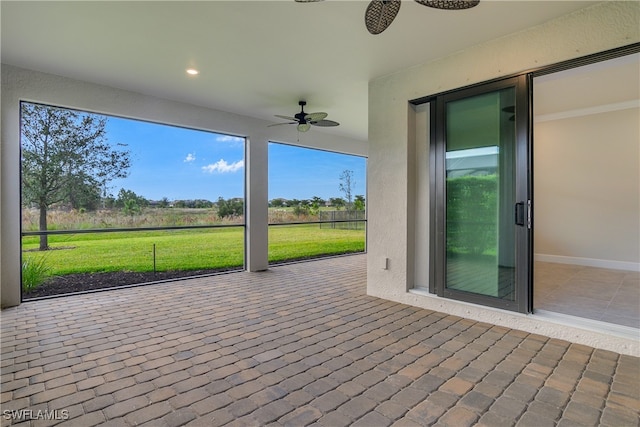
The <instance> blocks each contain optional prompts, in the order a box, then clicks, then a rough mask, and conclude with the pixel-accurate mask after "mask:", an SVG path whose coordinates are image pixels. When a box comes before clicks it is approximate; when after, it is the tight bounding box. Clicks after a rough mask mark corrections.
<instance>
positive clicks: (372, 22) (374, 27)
mask: <svg viewBox="0 0 640 427" xmlns="http://www.w3.org/2000/svg"><path fill="white" fill-rule="evenodd" d="M401 5H402V2H401V1H400V0H373V1H372V2H371V3H369V6H367V10H366V11H365V13H364V24H365V26H366V27H367V30H368V31H369V32H370V33H371V34H380V33H381V32H383V31H384V30H386V29H387V27H389V25H391V23H392V22H393V20H394V19H396V16H397V15H398V12H399V11H400V6H401Z"/></svg>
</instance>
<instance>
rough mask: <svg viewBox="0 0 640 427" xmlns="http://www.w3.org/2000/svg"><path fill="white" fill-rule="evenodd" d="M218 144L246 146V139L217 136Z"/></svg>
mask: <svg viewBox="0 0 640 427" xmlns="http://www.w3.org/2000/svg"><path fill="white" fill-rule="evenodd" d="M216 142H231V143H232V144H244V138H241V137H239V136H233V135H216Z"/></svg>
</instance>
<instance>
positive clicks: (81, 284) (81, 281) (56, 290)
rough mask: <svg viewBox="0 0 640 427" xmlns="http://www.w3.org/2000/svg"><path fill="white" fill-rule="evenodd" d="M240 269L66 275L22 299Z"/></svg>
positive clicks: (30, 292)
mask: <svg viewBox="0 0 640 427" xmlns="http://www.w3.org/2000/svg"><path fill="white" fill-rule="evenodd" d="M240 268H241V267H237V268H224V269H212V270H195V271H162V272H157V273H154V272H148V273H136V272H128V271H114V272H109V273H90V274H67V275H64V276H56V277H51V278H49V279H48V280H47V281H46V282H44V283H43V284H41V285H40V286H38V287H37V288H35V289H32V290H30V291H28V292H24V293H23V294H22V297H23V299H32V298H42V297H50V296H54V295H62V294H72V293H78V292H88V291H95V290H100V289H111V288H120V287H125V286H131V285H138V284H142V283H152V282H160V281H163V280H171V279H182V278H185V277H193V276H201V275H206V274H215V273H222V272H226V271H238V270H239V269H240Z"/></svg>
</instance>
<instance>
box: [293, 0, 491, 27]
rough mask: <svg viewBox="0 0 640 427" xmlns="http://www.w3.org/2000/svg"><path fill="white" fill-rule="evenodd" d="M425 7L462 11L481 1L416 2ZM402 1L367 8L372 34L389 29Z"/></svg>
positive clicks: (376, 0)
mask: <svg viewBox="0 0 640 427" xmlns="http://www.w3.org/2000/svg"><path fill="white" fill-rule="evenodd" d="M295 1H296V2H297V3H315V2H318V1H323V0H295ZM415 1H416V3H418V4H421V5H423V6H429V7H433V8H435V9H445V10H460V9H469V8H471V7H474V6H477V5H478V3H480V0H415ZM400 5H401V0H373V1H372V2H371V3H369V6H367V10H366V11H365V14H364V23H365V25H366V27H367V30H369V32H370V33H371V34H380V33H381V32H383V31H384V30H386V29H387V27H388V26H389V25H391V23H392V22H393V20H394V19H395V18H396V15H397V14H398V12H399V11H400Z"/></svg>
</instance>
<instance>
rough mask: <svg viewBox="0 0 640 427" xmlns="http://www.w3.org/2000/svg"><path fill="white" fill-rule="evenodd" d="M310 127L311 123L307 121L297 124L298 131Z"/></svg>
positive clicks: (306, 129)
mask: <svg viewBox="0 0 640 427" xmlns="http://www.w3.org/2000/svg"><path fill="white" fill-rule="evenodd" d="M310 128H311V125H310V124H309V123H304V124H303V123H300V124H299V125H298V131H299V132H306V131H308V130H309V129H310Z"/></svg>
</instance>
